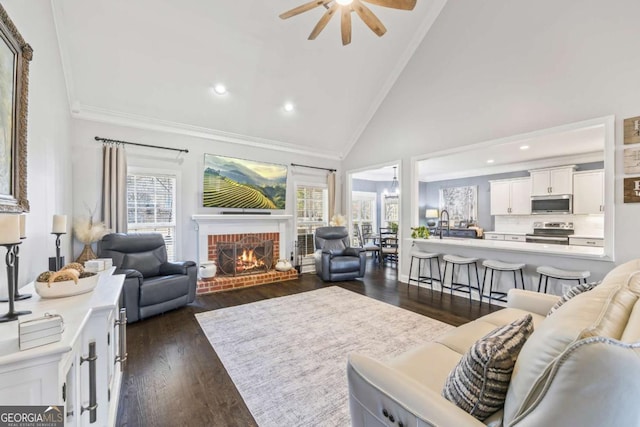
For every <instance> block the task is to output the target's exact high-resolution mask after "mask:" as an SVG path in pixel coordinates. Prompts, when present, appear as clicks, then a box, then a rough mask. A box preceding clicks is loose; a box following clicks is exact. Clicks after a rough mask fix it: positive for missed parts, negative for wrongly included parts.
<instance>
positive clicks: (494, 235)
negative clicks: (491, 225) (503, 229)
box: [484, 232, 504, 240]
mask: <svg viewBox="0 0 640 427" xmlns="http://www.w3.org/2000/svg"><path fill="white" fill-rule="evenodd" d="M484 238H485V239H486V240H504V234H502V233H494V232H488V233H484Z"/></svg>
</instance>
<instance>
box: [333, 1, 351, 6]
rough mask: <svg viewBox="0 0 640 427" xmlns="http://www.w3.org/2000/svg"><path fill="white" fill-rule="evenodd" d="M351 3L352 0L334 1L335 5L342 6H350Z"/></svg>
mask: <svg viewBox="0 0 640 427" xmlns="http://www.w3.org/2000/svg"><path fill="white" fill-rule="evenodd" d="M352 2H353V0H336V3H338V4H339V5H342V6H347V5H350V4H351V3H352Z"/></svg>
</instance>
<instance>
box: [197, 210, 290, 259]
mask: <svg viewBox="0 0 640 427" xmlns="http://www.w3.org/2000/svg"><path fill="white" fill-rule="evenodd" d="M191 220H192V221H193V222H194V225H195V229H196V232H197V234H198V238H197V243H196V244H197V257H198V263H200V262H202V261H206V260H207V254H208V249H207V236H209V235H212V234H218V235H219V234H237V233H269V232H275V233H279V234H280V242H279V248H280V253H276V254H274V256H275V257H276V259H280V258H287V259H288V258H289V257H288V256H287V255H288V254H289V253H290V252H291V251H292V250H293V243H292V242H293V240H292V238H291V236H293V234H292V233H293V231H292V229H293V215H260V214H248V215H243V214H230V215H222V214H211V215H205V214H196V215H191Z"/></svg>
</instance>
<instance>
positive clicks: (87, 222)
mask: <svg viewBox="0 0 640 427" xmlns="http://www.w3.org/2000/svg"><path fill="white" fill-rule="evenodd" d="M87 210H88V211H89V215H88V216H81V217H78V218H76V219H75V220H74V221H73V234H74V236H75V238H76V239H78V240H79V241H80V242H81V243H84V249H83V250H82V253H81V254H80V256H79V257H78V258H77V259H76V262H79V263H84V262H85V261H88V260H90V259H95V258H97V256H96V254H95V253H94V252H93V249H92V248H91V244H92V243H94V242H97V241H98V240H100V239H102V237H103V236H104V235H105V234H107V233H109V231H111V230H109V229H108V228H107V226H106V225H105V224H104V222H102V221H94V219H93V216H94V213H95V209H94V210H93V211H92V210H91V209H89V208H87Z"/></svg>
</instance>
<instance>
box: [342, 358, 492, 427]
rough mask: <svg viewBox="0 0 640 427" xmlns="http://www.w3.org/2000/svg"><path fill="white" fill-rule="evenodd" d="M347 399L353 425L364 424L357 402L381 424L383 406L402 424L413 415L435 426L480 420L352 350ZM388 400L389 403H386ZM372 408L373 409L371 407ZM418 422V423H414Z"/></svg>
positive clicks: (471, 423)
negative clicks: (359, 414)
mask: <svg viewBox="0 0 640 427" xmlns="http://www.w3.org/2000/svg"><path fill="white" fill-rule="evenodd" d="M347 376H348V381H349V400H350V406H351V411H352V414H351V415H352V421H353V425H354V426H359V425H364V423H360V422H359V420H358V414H354V413H353V412H354V411H358V410H359V409H358V408H359V405H360V406H362V407H363V408H365V409H366V410H367V412H369V414H370V415H374V416H376V417H378V420H379V421H380V423H385V422H386V420H385V419H383V418H382V416H383V415H382V414H381V413H380V408H381V407H384V409H386V410H387V411H388V413H390V414H393V415H394V418H395V419H397V420H398V421H402V422H403V424H405V425H416V423H415V422H410V419H411V418H413V417H417V418H418V419H420V420H423V421H424V422H426V424H428V425H433V426H438V427H447V426H451V427H459V426H477V427H486V426H485V424H484V423H482V422H481V421H479V420H478V419H476V418H474V417H473V416H471V415H469V414H468V413H467V412H465V411H463V410H462V409H460V408H458V407H457V406H456V405H454V404H453V403H451V402H449V401H448V400H446V399H445V398H444V397H442V396H441V395H440V394H439V393H436V392H435V391H433V390H431V389H429V388H427V387H424V386H422V385H420V384H419V383H418V382H416V381H415V380H413V379H412V378H410V377H408V376H406V375H405V374H404V373H402V372H399V371H397V370H395V369H393V368H391V367H389V366H388V365H385V364H383V363H380V362H378V361H376V360H374V359H371V358H369V357H367V356H363V355H360V354H355V353H352V354H350V355H349V358H348V362H347ZM389 400H391V401H392V403H390V402H389ZM374 408H375V409H374ZM418 425H421V424H418Z"/></svg>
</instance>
